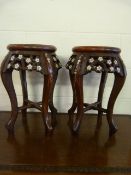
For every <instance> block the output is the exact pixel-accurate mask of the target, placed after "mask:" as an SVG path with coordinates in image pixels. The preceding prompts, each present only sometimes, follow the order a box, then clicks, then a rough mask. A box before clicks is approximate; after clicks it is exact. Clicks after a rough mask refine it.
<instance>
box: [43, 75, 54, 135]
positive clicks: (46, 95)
mask: <svg viewBox="0 0 131 175" xmlns="http://www.w3.org/2000/svg"><path fill="white" fill-rule="evenodd" d="M52 86H53V75H52V74H48V75H44V89H43V99H42V117H43V120H44V124H45V128H46V133H52V131H53V126H52V117H51V116H50V115H49V114H48V107H49V100H50V96H51V93H52Z"/></svg>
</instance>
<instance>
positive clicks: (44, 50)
mask: <svg viewBox="0 0 131 175" xmlns="http://www.w3.org/2000/svg"><path fill="white" fill-rule="evenodd" d="M7 48H8V50H9V53H8V54H7V56H6V57H5V59H4V60H3V62H2V65H1V77H2V82H3V84H4V86H5V89H6V91H7V93H8V95H9V98H10V102H11V109H12V113H11V117H10V119H9V120H8V122H7V124H6V128H7V129H8V131H9V132H12V133H13V132H14V125H15V121H16V119H17V114H18V111H19V110H21V111H22V114H23V118H25V117H26V111H27V108H36V109H38V110H40V111H41V112H42V117H43V121H44V124H45V129H46V131H47V133H52V131H53V129H54V127H55V124H56V114H57V110H56V108H55V107H54V104H53V92H54V87H55V83H56V80H57V75H58V70H59V69H60V68H61V64H60V61H59V60H58V58H57V57H56V54H55V51H56V48H55V46H51V45H38V44H10V45H8V47H7ZM14 70H16V71H19V73H20V79H21V86H22V94H23V104H22V106H18V103H17V96H16V93H15V89H14V83H13V79H12V72H13V71H14ZM26 71H37V72H39V73H41V74H42V75H43V79H44V80H43V82H44V83H43V84H44V85H43V86H44V87H43V94H41V97H42V99H41V101H40V102H32V101H30V100H29V99H28V89H27V82H26ZM49 107H50V109H51V112H52V115H51V116H49V115H48V108H49ZM24 120H25V119H24Z"/></svg>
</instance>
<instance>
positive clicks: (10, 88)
mask: <svg viewBox="0 0 131 175" xmlns="http://www.w3.org/2000/svg"><path fill="white" fill-rule="evenodd" d="M1 78H2V81H3V84H4V86H5V89H6V91H7V93H8V95H9V98H10V102H11V110H12V111H11V117H10V119H9V121H8V122H7V123H6V128H7V129H8V131H9V133H13V132H14V125H15V121H16V119H17V115H18V103H17V98H16V93H15V89H14V85H13V81H12V70H9V71H5V72H2V71H1Z"/></svg>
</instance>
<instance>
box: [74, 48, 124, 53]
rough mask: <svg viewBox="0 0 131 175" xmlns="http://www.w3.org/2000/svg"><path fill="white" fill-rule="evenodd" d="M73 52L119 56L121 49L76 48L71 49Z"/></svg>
mask: <svg viewBox="0 0 131 175" xmlns="http://www.w3.org/2000/svg"><path fill="white" fill-rule="evenodd" d="M72 51H73V52H103V53H116V54H119V53H120V52H121V49H119V48H116V47H107V46H76V47H74V48H73V49H72Z"/></svg>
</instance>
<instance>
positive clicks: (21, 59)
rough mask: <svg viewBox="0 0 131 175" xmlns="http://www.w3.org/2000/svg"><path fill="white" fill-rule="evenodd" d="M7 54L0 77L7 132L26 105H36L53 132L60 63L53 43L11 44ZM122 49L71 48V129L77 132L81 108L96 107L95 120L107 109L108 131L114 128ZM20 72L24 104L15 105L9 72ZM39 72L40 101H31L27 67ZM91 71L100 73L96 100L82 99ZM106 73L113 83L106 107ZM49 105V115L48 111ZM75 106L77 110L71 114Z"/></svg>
mask: <svg viewBox="0 0 131 175" xmlns="http://www.w3.org/2000/svg"><path fill="white" fill-rule="evenodd" d="M7 48H8V50H9V52H8V54H7V56H6V57H5V59H4V60H3V62H2V66H1V77H2V81H3V84H4V86H5V88H6V90H7V92H8V95H9V98H10V101H11V108H12V111H11V117H10V119H9V121H8V122H7V124H6V128H7V129H8V131H9V133H10V132H11V133H12V132H13V131H14V125H15V121H16V119H17V115H18V111H19V110H21V111H22V114H23V116H25V115H26V111H27V108H37V109H39V110H40V111H41V112H42V117H43V121H44V124H45V129H46V132H47V133H52V131H53V129H54V127H55V125H56V114H57V109H56V108H55V107H54V104H53V91H54V87H55V83H56V80H57V75H58V70H59V69H60V68H61V67H62V66H61V63H60V61H59V59H58V58H57V56H56V53H55V51H56V47H54V46H51V45H37V44H11V45H9V46H8V47H7ZM120 52H121V50H120V49H119V48H114V47H98V46H97V47H96V46H79V47H74V48H73V54H72V56H71V57H70V59H69V61H68V62H67V65H66V68H67V69H69V75H70V80H71V85H72V89H73V104H72V107H71V108H70V109H69V111H68V114H69V126H70V129H71V131H72V132H73V133H78V131H79V128H80V123H81V121H82V117H83V115H84V112H86V111H88V110H91V109H93V110H97V111H98V118H97V124H98V126H100V125H101V122H102V114H103V113H106V116H107V121H108V124H109V135H110V136H111V135H113V134H114V133H115V132H116V131H117V127H116V125H115V124H114V122H113V118H112V117H113V108H114V104H115V101H116V99H117V96H118V94H119V92H120V91H121V89H122V87H123V85H124V82H125V79H126V69H125V66H124V63H123V61H122V59H121V57H120ZM13 70H17V71H19V73H20V79H21V85H22V91H23V105H22V106H20V107H18V103H17V97H16V93H15V89H14V85H13V81H12V72H13ZM27 70H28V71H37V72H40V73H41V74H42V75H43V77H44V87H43V97H42V101H41V102H37V103H36V102H33V101H30V100H29V99H28V91H27V82H26V71H27ZM92 71H95V72H97V73H101V81H100V86H99V92H98V99H97V102H95V103H92V104H87V103H84V100H83V76H84V75H85V74H88V73H90V72H92ZM108 73H113V74H114V76H115V78H114V85H113V88H112V91H111V94H110V97H109V101H108V105H107V109H104V108H103V107H102V99H103V92H104V88H105V83H106V79H107V75H108ZM48 108H50V110H51V115H49V114H48ZM76 109H77V113H76V114H74V112H75V110H76Z"/></svg>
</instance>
